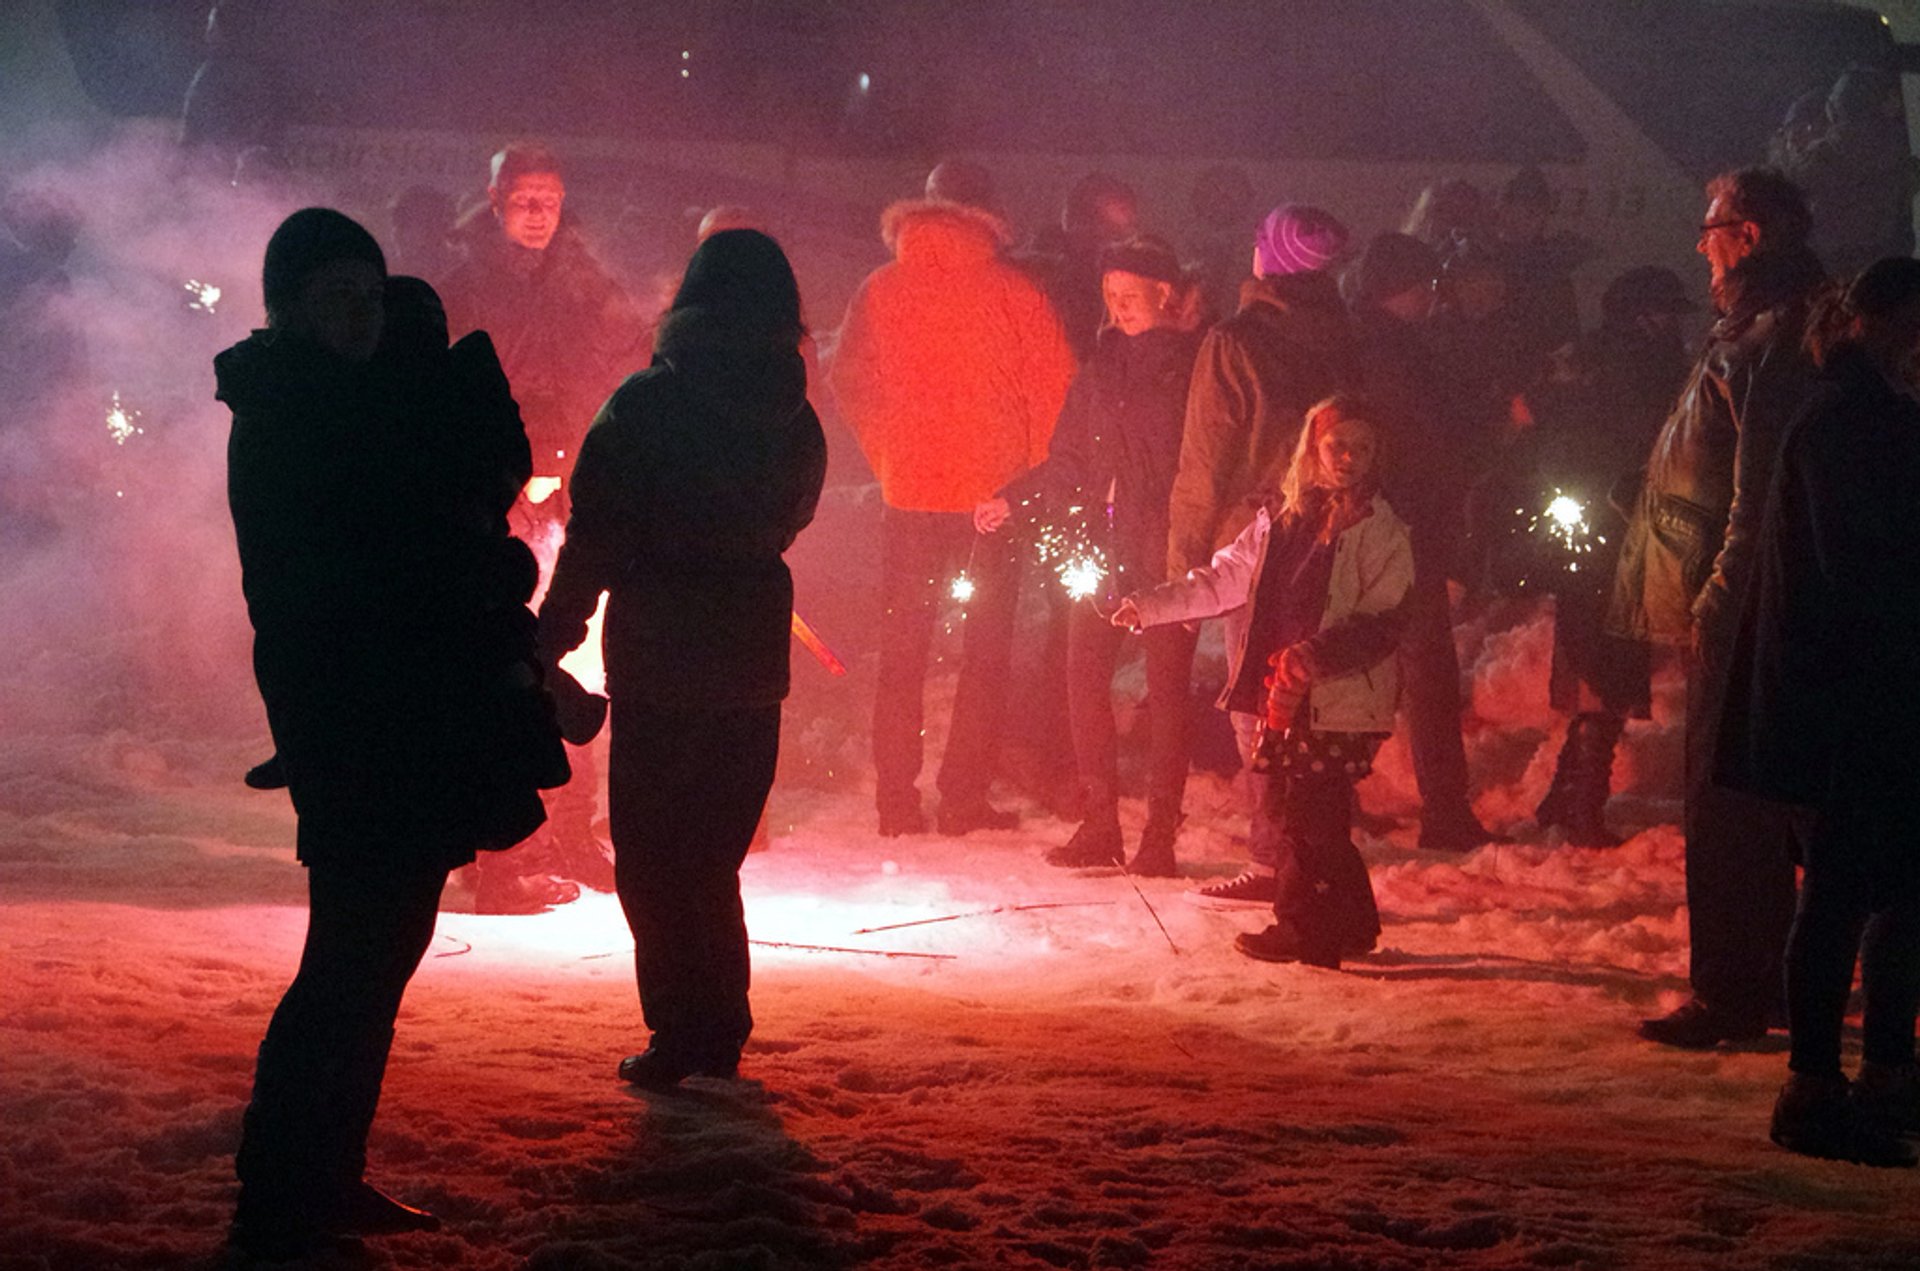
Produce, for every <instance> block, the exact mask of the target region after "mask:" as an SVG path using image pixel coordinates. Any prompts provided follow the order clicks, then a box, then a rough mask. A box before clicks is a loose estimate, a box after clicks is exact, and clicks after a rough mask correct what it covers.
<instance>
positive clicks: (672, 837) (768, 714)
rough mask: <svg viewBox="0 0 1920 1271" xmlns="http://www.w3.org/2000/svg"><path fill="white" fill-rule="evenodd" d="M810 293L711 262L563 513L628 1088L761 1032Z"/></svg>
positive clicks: (807, 439) (750, 236)
mask: <svg viewBox="0 0 1920 1271" xmlns="http://www.w3.org/2000/svg"><path fill="white" fill-rule="evenodd" d="M804 335H805V330H804V328H803V326H802V324H801V319H800V293H799V290H798V288H797V287H796V286H795V284H794V280H793V271H792V269H791V268H790V267H789V265H788V264H787V258H786V256H785V255H784V254H783V253H782V252H781V250H780V248H779V245H778V244H776V243H775V242H774V241H773V240H772V239H771V238H768V237H767V236H766V235H765V234H762V233H759V232H758V231H755V230H726V231H723V232H721V233H718V234H715V235H713V236H712V237H711V238H709V239H707V241H706V242H704V243H702V244H701V245H700V248H699V250H698V251H696V252H695V253H694V255H693V260H692V261H691V262H689V263H688V265H687V273H686V277H685V279H684V280H683V281H682V282H681V284H680V291H679V294H678V295H676V296H675V297H674V302H673V307H672V308H671V309H669V310H668V311H667V316H666V319H665V321H664V322H663V323H662V324H661V328H660V338H659V342H658V344H657V345H656V347H655V352H654V359H653V365H652V366H650V367H648V368H647V369H646V370H644V371H642V372H640V373H639V374H637V375H634V376H632V377H631V378H629V379H628V380H627V382H626V383H625V384H622V385H621V386H620V388H619V390H618V391H616V392H615V393H614V395H613V397H612V398H611V399H609V400H608V402H607V404H606V405H605V406H604V407H602V408H601V411H600V415H599V418H598V419H596V420H595V421H594V424H593V427H592V429H591V430H590V431H589V432H588V433H587V438H586V441H585V442H584V443H583V444H582V446H581V450H580V462H579V464H578V465H577V466H576V467H575V468H574V474H573V515H572V518H571V520H569V521H568V523H567V539H566V544H565V546H563V547H562V548H561V550H560V559H559V561H558V562H557V563H556V564H555V566H554V574H553V584H552V586H551V588H550V589H549V590H548V592H547V598H546V601H545V603H544V604H543V605H542V607H541V611H540V630H541V645H542V648H543V650H544V652H545V655H546V656H547V657H548V658H549V659H551V660H557V659H559V658H560V657H562V656H564V655H565V654H566V653H567V652H568V651H569V650H571V649H573V648H574V647H576V646H577V645H579V643H580V642H581V640H582V639H584V638H585V635H586V623H587V619H588V617H589V616H591V615H592V613H593V610H594V605H595V603H596V601H597V600H598V597H599V595H600V593H601V592H602V591H603V590H604V591H606V592H608V593H609V596H608V600H607V618H606V629H605V634H604V637H603V647H604V649H605V654H606V664H607V693H608V696H609V697H610V698H611V699H612V717H613V758H612V766H611V769H610V778H609V785H608V791H609V795H610V799H611V812H612V818H613V850H614V872H615V875H616V878H617V882H618V890H619V896H620V905H621V908H622V909H624V910H625V911H626V915H627V922H628V925H629V926H631V927H632V929H633V938H634V946H635V949H634V957H635V962H636V970H637V973H638V977H639V982H640V1006H641V1010H642V1012H643V1013H644V1015H645V1017H646V1022H647V1026H648V1027H649V1028H651V1029H652V1030H653V1037H652V1041H651V1043H650V1044H649V1046H648V1048H647V1049H646V1050H645V1051H644V1052H642V1053H640V1054H638V1055H632V1056H629V1057H628V1058H627V1059H626V1060H625V1061H623V1062H622V1063H621V1065H620V1075H621V1076H622V1077H624V1078H625V1079H626V1080H628V1081H630V1082H633V1083H634V1084H635V1085H639V1086H644V1087H647V1088H651V1089H663V1088H666V1087H668V1086H672V1085H674V1084H676V1083H678V1082H679V1081H681V1080H682V1079H683V1078H685V1077H688V1076H693V1075H696V1074H704V1075H708V1076H731V1075H732V1074H733V1072H734V1070H735V1068H736V1067H737V1065H738V1064H739V1061H740V1048H741V1046H742V1045H743V1044H744V1043H745V1042H746V1040H747V1035H748V1033H749V1032H751V1031H752V1028H753V1016H752V1013H751V1012H750V1011H749V1009H748V1006H747V982H748V955H747V929H746V923H745V918H744V915H743V914H742V911H741V907H740V863H741V861H742V860H744V859H745V857H746V853H747V848H748V846H749V844H751V842H752V841H753V833H754V827H755V826H756V825H757V824H758V823H759V820H760V813H761V811H762V809H763V808H764V807H765V806H766V801H767V792H768V791H769V790H770V789H771V788H772V785H773V771H774V761H775V759H776V758H777V756H778V754H779V749H780V703H781V701H782V700H783V699H784V698H785V697H786V695H787V684H788V642H789V636H788V632H789V628H790V624H791V621H792V608H793V578H792V575H791V574H790V573H789V572H788V570H787V565H786V562H785V561H784V560H783V559H782V554H783V553H784V552H785V551H786V550H787V548H788V547H789V546H791V545H792V543H793V540H794V538H795V536H797V535H798V534H799V533H800V531H801V530H802V529H804V528H805V527H806V525H807V523H808V522H809V521H811V520H812V519H813V512H814V506H815V504H816V502H817V501H818V499H819V496H820V487H821V483H822V481H823V480H824V478H825V475H826V460H827V456H826V442H825V439H824V437H823V435H822V434H821V431H820V421H819V419H818V418H817V417H816V416H815V415H814V413H813V408H812V407H810V406H808V405H807V377H806V363H805V362H804V361H803V360H802V358H801V356H800V341H801V339H802V337H803V336H804Z"/></svg>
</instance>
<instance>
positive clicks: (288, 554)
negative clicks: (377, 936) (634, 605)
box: [214, 331, 551, 867]
mask: <svg viewBox="0 0 1920 1271" xmlns="http://www.w3.org/2000/svg"><path fill="white" fill-rule="evenodd" d="M214 369H215V373H216V376H217V378H218V382H219V390H218V394H217V395H218V397H219V399H220V400H221V401H223V402H225V403H226V404H227V405H228V407H229V408H230V409H231V410H232V411H233V429H232V433H231V435H230V438H229V441H228V448H227V491H228V503H229V506H230V508H231V510H232V513H233V523H234V534H235V538H236V540H237V544H238V547H239V554H240V568H241V586H242V589H243V590H244V592H245V595H246V600H247V612H248V616H249V617H250V618H251V619H252V622H253V628H254V658H253V660H254V674H255V677H256V679H257V680H258V683H259V686H260V696H261V699H262V700H263V702H264V703H265V705H266V709H267V722H268V724H269V726H270V727H271V729H272V731H273V739H274V743H275V745H276V746H277V747H278V749H279V753H280V756H281V758H282V760H283V762H284V763H285V766H286V770H287V777H288V782H289V789H290V793H291V795H292V797H293V802H294V807H295V809H296V811H297V812H298V813H299V817H300V820H299V838H298V850H299V855H300V859H301V860H303V861H306V862H308V863H312V862H313V861H316V860H320V859H339V858H340V857H342V856H351V855H356V854H366V853H372V854H380V855H388V854H400V853H408V854H417V855H423V856H424V857H426V858H427V859H430V860H432V861H434V862H436V863H439V864H442V865H445V866H447V867H453V866H456V865H460V864H462V863H464V862H466V861H470V860H472V859H473V854H474V852H475V851H476V850H490V849H499V848H505V847H510V846H512V845H513V844H514V843H516V842H518V841H520V839H522V838H524V837H526V835H528V834H530V833H532V832H533V830H534V829H536V828H538V826H539V825H540V823H541V821H542V820H543V819H544V815H545V814H544V812H543V811H542V809H541V805H540V799H539V795H538V793H537V792H536V790H535V782H536V781H537V780H539V779H540V775H539V774H538V773H536V772H535V771H534V762H535V757H534V753H533V752H534V749H535V745H536V743H537V741H538V739H537V738H536V737H534V736H532V735H531V733H530V731H529V729H530V723H531V721H530V720H529V717H528V713H527V705H528V702H529V694H530V686H531V685H532V683H533V681H532V678H531V677H532V674H533V672H532V668H531V665H530V664H529V663H528V662H527V661H525V660H524V659H516V657H515V652H516V648H518V650H519V651H520V652H522V653H526V654H530V653H531V650H532V645H531V631H530V629H529V628H528V627H527V623H528V621H529V619H528V615H527V614H526V611H525V608H524V604H523V602H524V599H525V595H524V587H525V571H524V567H523V566H524V558H525V550H524V548H520V549H518V550H512V549H513V546H514V545H512V543H511V540H506V539H504V538H503V537H502V536H500V535H498V534H497V533H495V532H493V531H492V530H491V529H490V528H488V527H486V526H485V525H483V524H481V523H480V522H479V521H476V520H475V519H474V512H475V509H476V508H479V507H481V506H482V505H481V503H480V501H479V498H478V496H477V495H476V494H475V488H474V487H471V486H468V485H466V484H464V483H465V482H466V481H467V480H468V475H470V474H463V473H462V470H461V465H460V462H459V460H458V459H457V456H458V455H460V454H461V453H462V452H463V451H466V450H467V449H468V445H467V438H465V437H463V436H461V435H460V434H459V433H458V432H457V431H455V430H454V427H453V416H454V415H464V414H466V413H468V412H469V411H470V412H476V413H484V412H507V413H509V414H510V412H511V411H512V409H513V404H512V398H511V397H510V396H508V395H507V392H506V383H505V380H504V378H503V377H502V376H501V374H500V370H499V366H498V364H497V363H496V362H495V361H494V360H493V358H492V355H491V350H490V349H488V348H487V347H486V346H485V337H484V336H483V337H478V341H477V342H476V343H473V344H467V345H465V346H464V348H463V352H462V354H461V355H460V358H459V359H458V360H457V361H456V359H454V358H453V357H452V356H451V355H448V356H447V360H446V363H445V365H444V366H443V367H442V374H443V375H444V377H445V378H444V379H440V380H439V381H438V382H439V383H441V384H443V385H444V391H445V396H444V397H443V400H442V404H443V405H452V404H461V405H462V406H463V409H461V410H454V411H450V412H447V413H442V412H440V411H434V412H428V413H426V414H424V415H423V414H418V413H414V412H412V411H410V410H408V409H407V408H406V406H405V404H404V403H405V402H406V401H407V400H409V394H403V393H402V392H400V391H399V390H398V388H397V387H396V385H395V383H394V378H393V376H392V375H390V374H389V373H388V368H387V367H385V366H383V365H382V364H380V363H374V364H370V365H356V364H353V363H349V362H347V361H345V360H343V359H341V358H339V357H336V356H335V355H333V354H331V353H329V352H328V351H326V350H325V349H322V348H320V347H319V346H317V345H314V344H311V343H308V342H305V341H301V340H297V339H290V338H286V337H282V336H278V335H276V334H275V333H273V332H266V331H262V332H256V333H254V334H253V335H252V336H250V337H249V338H248V339H246V340H244V341H242V342H241V343H239V344H237V345H235V346H234V347H232V348H230V349H228V350H226V351H225V352H224V353H221V354H220V355H219V356H218V357H217V358H215V359H214ZM412 391H417V385H416V387H415V388H414V389H412V390H410V392H412ZM483 427H484V428H485V429H486V430H488V431H490V432H497V431H499V430H500V428H501V426H500V425H499V424H496V423H488V424H485V425H483ZM489 466H492V465H491V463H490V465H489ZM484 519H485V518H484V517H482V518H480V520H481V521H483V520H484ZM516 612H517V613H518V615H519V618H518V620H517V621H516V619H515V616H514V615H515V614H516ZM550 740H551V739H550V738H549V741H550Z"/></svg>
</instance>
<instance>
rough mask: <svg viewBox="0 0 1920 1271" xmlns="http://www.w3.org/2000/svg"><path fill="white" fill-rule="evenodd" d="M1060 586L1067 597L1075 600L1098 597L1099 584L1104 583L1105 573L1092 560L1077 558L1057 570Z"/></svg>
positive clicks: (1083, 557)
mask: <svg viewBox="0 0 1920 1271" xmlns="http://www.w3.org/2000/svg"><path fill="white" fill-rule="evenodd" d="M1059 574H1060V585H1061V586H1062V587H1065V588H1066V589H1067V595H1069V596H1071V597H1072V598H1073V599H1075V600H1085V599H1087V598H1088V597H1090V596H1095V595H1098V594H1099V592H1100V584H1101V583H1103V582H1105V581H1106V577H1107V571H1106V570H1104V569H1102V568H1100V566H1099V565H1098V564H1097V563H1096V562H1094V561H1093V560H1091V559H1089V558H1087V557H1085V556H1079V557H1075V558H1074V559H1073V560H1070V561H1066V562H1064V563H1063V564H1062V565H1061V566H1060V569H1059Z"/></svg>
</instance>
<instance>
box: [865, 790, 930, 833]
mask: <svg viewBox="0 0 1920 1271" xmlns="http://www.w3.org/2000/svg"><path fill="white" fill-rule="evenodd" d="M875 805H876V809H877V810H878V812H879V813H880V837H881V838H883V839H895V838H899V837H900V836H901V835H903V834H925V833H926V832H927V814H926V813H925V812H922V811H921V810H920V792H919V791H918V790H916V789H914V788H913V787H912V786H908V787H907V788H906V790H904V791H901V792H898V793H889V792H887V791H881V792H880V793H879V794H878V796H877V797H876V799H875Z"/></svg>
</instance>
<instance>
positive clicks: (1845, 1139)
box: [1771, 1072, 1916, 1169]
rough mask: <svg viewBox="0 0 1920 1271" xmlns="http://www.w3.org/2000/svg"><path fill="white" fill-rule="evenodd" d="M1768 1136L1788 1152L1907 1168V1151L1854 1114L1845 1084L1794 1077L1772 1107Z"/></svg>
mask: <svg viewBox="0 0 1920 1271" xmlns="http://www.w3.org/2000/svg"><path fill="white" fill-rule="evenodd" d="M1771 1137H1772V1139H1773V1141H1774V1142H1775V1143H1778V1144H1779V1145H1780V1146H1781V1147H1784V1148H1786V1149H1787V1150H1788V1151H1789V1152H1798V1153H1799V1154H1800V1155H1802V1156H1816V1157H1819V1158H1821V1159H1823V1160H1830V1161H1852V1162H1854V1163H1855V1164H1856V1165H1871V1166H1875V1167H1877V1168H1881V1169H1903V1168H1910V1167H1911V1166H1912V1165H1913V1164H1914V1162H1915V1159H1916V1158H1915V1156H1914V1151H1913V1148H1912V1147H1911V1146H1910V1145H1908V1144H1907V1143H1905V1142H1904V1141H1902V1140H1901V1139H1900V1137H1899V1136H1898V1135H1896V1134H1892V1133H1890V1132H1888V1130H1887V1129H1886V1127H1885V1126H1883V1125H1879V1124H1876V1123H1874V1122H1873V1121H1872V1120H1870V1119H1869V1118H1866V1117H1863V1116H1861V1115H1860V1114H1859V1112H1858V1110H1857V1109H1856V1108H1855V1106H1854V1102H1853V1100H1852V1099H1851V1098H1849V1097H1848V1091H1847V1079H1846V1078H1845V1077H1841V1076H1831V1077H1827V1076H1818V1075H1816V1074H1813V1073H1805V1072H1796V1073H1794V1074H1792V1075H1791V1076H1789V1077H1788V1078H1787V1084H1786V1085H1784V1086H1782V1087H1781V1088H1780V1097H1779V1098H1778V1099H1776V1100H1775V1101H1774V1104H1773V1125H1772V1129H1771Z"/></svg>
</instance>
